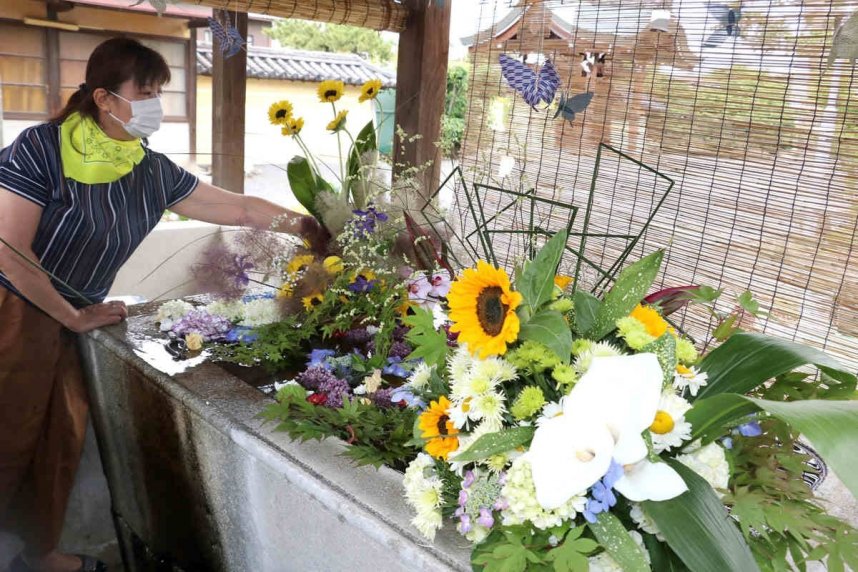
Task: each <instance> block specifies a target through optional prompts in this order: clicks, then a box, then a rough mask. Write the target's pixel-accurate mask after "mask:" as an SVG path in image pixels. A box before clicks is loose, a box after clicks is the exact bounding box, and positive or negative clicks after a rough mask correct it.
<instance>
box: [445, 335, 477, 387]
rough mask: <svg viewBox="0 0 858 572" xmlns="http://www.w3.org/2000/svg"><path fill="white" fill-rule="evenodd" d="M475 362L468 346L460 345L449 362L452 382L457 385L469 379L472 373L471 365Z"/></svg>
mask: <svg viewBox="0 0 858 572" xmlns="http://www.w3.org/2000/svg"><path fill="white" fill-rule="evenodd" d="M473 362H474V360H473V358H472V357H471V352H469V351H468V346H467V345H466V344H462V345H460V346H459V347H458V348H457V349H456V351H455V352H453V355H452V357H450V359H449V360H448V362H447V371H448V373H449V374H450V382H451V383H455V382H456V381H458V380H461V379H464V378H465V377H467V375H468V373H469V372H470V371H471V364H472V363H473Z"/></svg>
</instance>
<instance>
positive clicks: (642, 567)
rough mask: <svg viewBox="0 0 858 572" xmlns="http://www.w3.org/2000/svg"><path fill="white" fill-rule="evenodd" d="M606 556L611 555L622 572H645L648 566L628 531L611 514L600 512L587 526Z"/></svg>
mask: <svg viewBox="0 0 858 572" xmlns="http://www.w3.org/2000/svg"><path fill="white" fill-rule="evenodd" d="M588 526H589V527H590V530H592V531H593V534H594V535H595V536H596V540H598V541H599V544H601V545H602V546H603V547H604V548H605V550H607V551H608V554H610V555H611V558H613V559H614V560H615V561H616V562H617V564H619V565H620V568H622V569H623V570H624V572H647V571H648V570H649V569H650V568H649V564H647V562H646V558H645V557H644V553H643V552H642V551H641V549H640V548H639V547H638V545H637V544H635V541H634V540H632V537H631V536H629V531H628V530H626V527H625V526H623V523H621V522H620V519H618V518H617V517H616V516H615V515H614V514H613V513H610V512H602V513H599V516H597V517H596V522H593V523H590V524H589V525H588Z"/></svg>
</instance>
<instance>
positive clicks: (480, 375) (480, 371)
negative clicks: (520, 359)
mask: <svg viewBox="0 0 858 572" xmlns="http://www.w3.org/2000/svg"><path fill="white" fill-rule="evenodd" d="M517 375H518V372H517V371H516V370H515V366H514V365H512V364H511V363H509V362H508V361H506V360H505V359H503V358H499V357H490V358H487V359H483V360H474V362H473V363H472V364H471V376H473V377H474V378H477V379H486V380H489V383H490V384H491V385H492V387H494V386H496V385H497V384H499V383H503V382H505V381H512V380H514V379H515V378H516V376H517Z"/></svg>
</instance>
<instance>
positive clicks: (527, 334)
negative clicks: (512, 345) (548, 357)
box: [518, 310, 572, 363]
mask: <svg viewBox="0 0 858 572" xmlns="http://www.w3.org/2000/svg"><path fill="white" fill-rule="evenodd" d="M518 339H519V340H532V341H534V342H539V343H540V344H542V345H544V346H546V347H547V348H548V349H550V350H551V351H553V352H554V353H555V354H556V355H557V357H558V358H560V361H562V362H563V363H569V359H570V358H571V357H572V332H571V331H570V330H569V324H568V323H567V322H566V318H564V317H563V314H561V313H560V312H557V311H555V310H540V311H539V312H537V313H536V314H534V315H533V316H531V318H530V319H529V320H528V321H527V322H525V323H524V324H522V326H521V329H520V330H519V332H518Z"/></svg>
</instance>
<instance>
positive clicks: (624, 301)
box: [583, 250, 664, 341]
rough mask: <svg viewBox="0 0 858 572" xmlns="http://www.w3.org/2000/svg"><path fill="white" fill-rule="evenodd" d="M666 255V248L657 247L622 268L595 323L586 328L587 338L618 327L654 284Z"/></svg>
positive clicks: (606, 332)
mask: <svg viewBox="0 0 858 572" xmlns="http://www.w3.org/2000/svg"><path fill="white" fill-rule="evenodd" d="M663 257H664V251H663V250H658V251H656V252H653V253H652V254H650V255H648V256H645V257H644V258H641V259H640V260H638V261H637V262H635V263H634V264H631V265H629V266H628V267H626V268H625V269H624V270H623V271H622V272H620V275H619V276H617V281H616V282H615V283H614V286H613V287H612V288H611V290H610V291H609V292H608V293H607V294H606V295H605V301H604V302H603V303H602V305H601V306H600V307H599V312H598V314H596V319H595V320H594V322H593V325H592V327H591V328H588V329H587V331H586V332H583V333H584V335H585V336H586V337H587V338H589V339H591V340H596V341H598V340H601V339H602V338H604V337H605V336H606V335H608V334H609V333H611V332H612V331H613V330H614V329H615V328H616V327H617V320H619V319H620V318H624V317H625V316H628V315H629V314H630V313H631V311H632V310H634V308H635V306H637V305H638V304H639V303H640V301H641V300H642V299H643V297H644V296H646V293H647V291H649V288H650V286H652V283H653V281H654V280H655V277H656V275H657V274H658V270H659V268H661V260H662V258H663Z"/></svg>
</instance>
